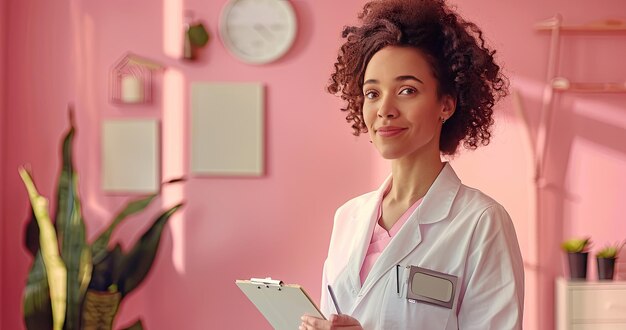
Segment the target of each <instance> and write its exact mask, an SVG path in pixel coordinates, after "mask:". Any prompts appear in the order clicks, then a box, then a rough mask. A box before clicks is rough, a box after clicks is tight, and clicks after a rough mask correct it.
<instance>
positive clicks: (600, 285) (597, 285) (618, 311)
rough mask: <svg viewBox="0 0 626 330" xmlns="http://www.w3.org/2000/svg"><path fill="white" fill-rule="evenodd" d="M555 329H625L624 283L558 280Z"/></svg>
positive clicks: (625, 283)
mask: <svg viewBox="0 0 626 330" xmlns="http://www.w3.org/2000/svg"><path fill="white" fill-rule="evenodd" d="M556 329H557V330H624V329H626V281H569V280H567V279H564V278H558V279H557V282H556Z"/></svg>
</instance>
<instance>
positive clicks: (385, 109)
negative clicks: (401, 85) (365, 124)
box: [378, 99, 398, 118]
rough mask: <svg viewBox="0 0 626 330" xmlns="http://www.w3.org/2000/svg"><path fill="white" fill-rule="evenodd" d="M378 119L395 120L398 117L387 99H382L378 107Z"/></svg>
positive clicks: (396, 110) (393, 106)
mask: <svg viewBox="0 0 626 330" xmlns="http://www.w3.org/2000/svg"><path fill="white" fill-rule="evenodd" d="M378 117H379V118H396V117H398V109H396V107H395V105H394V104H393V102H392V101H391V100H389V99H383V100H382V102H381V104H380V107H379V108H378Z"/></svg>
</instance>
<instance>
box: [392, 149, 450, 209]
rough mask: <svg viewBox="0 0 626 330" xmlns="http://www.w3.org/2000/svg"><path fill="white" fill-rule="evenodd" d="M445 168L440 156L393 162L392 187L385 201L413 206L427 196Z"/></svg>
mask: <svg viewBox="0 0 626 330" xmlns="http://www.w3.org/2000/svg"><path fill="white" fill-rule="evenodd" d="M443 167H444V163H443V162H442V161H441V158H440V157H439V155H438V154H437V157H428V158H424V157H422V158H419V159H404V158H403V159H395V160H393V161H392V163H391V176H392V180H393V181H392V186H391V190H390V191H389V193H388V194H387V196H386V197H385V199H387V202H390V203H392V204H396V203H398V204H402V205H413V203H415V202H416V201H417V200H419V199H420V198H422V197H424V195H426V192H428V189H430V186H431V185H432V184H433V182H435V179H437V176H438V175H439V173H440V172H441V170H442V169H443Z"/></svg>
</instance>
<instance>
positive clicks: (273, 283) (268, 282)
mask: <svg viewBox="0 0 626 330" xmlns="http://www.w3.org/2000/svg"><path fill="white" fill-rule="evenodd" d="M250 282H252V283H255V284H262V285H271V286H278V287H280V286H283V281H281V280H273V279H272V278H271V277H266V278H254V277H253V278H251V279H250Z"/></svg>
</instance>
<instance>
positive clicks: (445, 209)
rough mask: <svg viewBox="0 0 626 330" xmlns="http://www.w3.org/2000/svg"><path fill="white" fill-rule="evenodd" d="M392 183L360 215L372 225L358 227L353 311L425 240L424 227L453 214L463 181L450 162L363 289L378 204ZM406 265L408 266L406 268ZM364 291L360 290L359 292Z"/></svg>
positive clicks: (352, 264) (352, 274)
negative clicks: (366, 261) (368, 250)
mask: <svg viewBox="0 0 626 330" xmlns="http://www.w3.org/2000/svg"><path fill="white" fill-rule="evenodd" d="M390 181H391V176H389V177H388V178H387V179H386V180H385V182H383V184H382V185H381V186H380V187H379V188H378V190H377V191H375V192H374V193H373V194H371V195H370V197H369V199H368V200H366V201H365V203H364V205H363V207H361V210H360V212H358V214H357V216H358V217H359V219H369V221H368V222H366V221H363V220H361V221H360V222H358V223H359V224H360V226H358V228H356V230H357V231H356V232H355V234H356V237H355V240H354V242H355V244H356V246H355V249H353V251H354V252H355V253H354V254H353V255H352V257H351V258H350V262H349V265H348V267H349V273H350V274H349V276H350V281H351V283H352V285H353V288H354V289H356V291H359V293H358V296H357V300H356V302H355V304H354V306H352V307H353V310H352V311H351V312H353V311H354V309H356V307H357V306H358V304H359V302H360V301H361V300H362V299H363V298H364V297H365V296H366V295H367V293H368V292H369V291H370V289H371V288H372V287H373V286H374V284H375V283H376V282H377V281H378V280H380V279H381V278H382V277H383V276H384V275H385V274H386V273H387V272H388V271H389V270H390V269H391V268H393V267H395V266H396V265H398V264H401V261H402V259H404V258H405V257H406V256H407V255H409V254H410V253H411V252H412V251H413V250H414V249H415V248H416V247H417V246H418V245H419V244H420V242H421V241H422V236H421V232H420V225H423V224H432V223H435V222H438V221H441V220H444V219H445V218H446V217H447V216H448V214H449V213H450V209H451V208H452V202H453V201H454V198H455V197H456V195H457V193H458V191H459V188H460V187H461V180H460V179H459V178H458V176H457V175H456V173H455V172H454V170H453V169H452V167H451V166H450V164H449V163H446V164H445V165H444V167H443V169H442V170H441V172H440V173H439V175H438V176H437V178H436V179H435V181H434V182H433V184H432V185H431V187H430V188H429V190H428V192H427V193H426V195H425V196H424V200H423V201H422V203H421V204H420V206H419V207H418V208H417V209H416V210H415V211H414V213H413V214H412V215H411V216H410V217H409V219H408V220H407V222H406V223H405V224H404V226H403V227H402V228H401V229H400V231H398V233H397V234H396V236H394V238H393V239H392V240H391V241H390V242H389V245H388V246H387V248H386V249H385V250H384V251H383V252H382V254H381V255H380V257H379V258H378V260H377V261H376V263H375V264H374V266H373V267H372V269H371V271H370V273H369V275H368V277H367V279H366V280H365V283H363V287H362V288H361V280H360V270H361V265H362V264H363V260H364V259H365V254H366V253H367V249H368V247H369V243H370V241H371V237H372V232H373V230H374V227H375V225H376V221H377V220H378V219H377V215H378V212H377V211H378V208H377V207H378V205H379V204H380V201H381V200H382V198H383V194H384V192H385V189H386V188H387V187H388V185H389V183H390ZM403 266H406V265H403ZM359 289H360V290H359Z"/></svg>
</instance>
